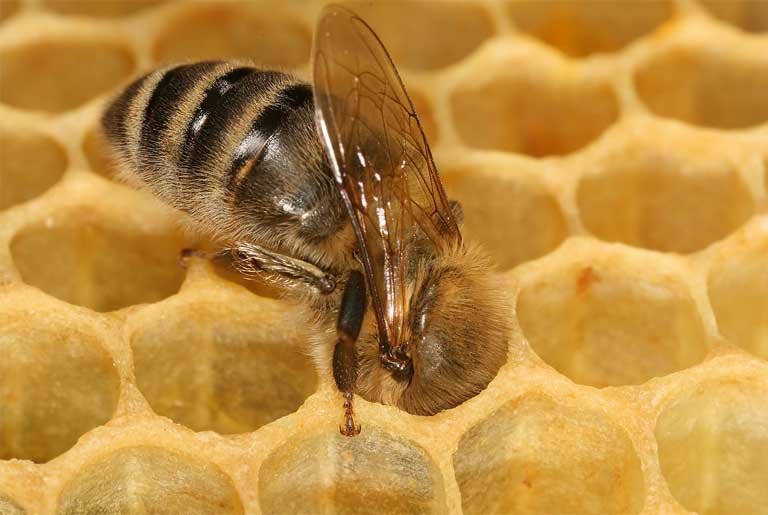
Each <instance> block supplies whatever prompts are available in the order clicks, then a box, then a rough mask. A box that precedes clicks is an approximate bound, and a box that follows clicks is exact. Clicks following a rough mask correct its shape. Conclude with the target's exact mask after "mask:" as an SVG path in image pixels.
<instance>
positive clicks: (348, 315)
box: [333, 270, 366, 436]
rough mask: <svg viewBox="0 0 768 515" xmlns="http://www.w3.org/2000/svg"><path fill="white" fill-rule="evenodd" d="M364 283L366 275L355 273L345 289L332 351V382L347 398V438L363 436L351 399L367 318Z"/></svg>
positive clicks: (344, 429) (341, 428)
mask: <svg viewBox="0 0 768 515" xmlns="http://www.w3.org/2000/svg"><path fill="white" fill-rule="evenodd" d="M365 304H366V295H365V280H364V279H363V274H361V273H360V272H358V271H356V270H355V271H353V272H352V273H351V274H350V276H349V280H348V281H347V284H346V286H345V288H344V294H343V295H342V299H341V308H340V309H339V320H338V322H337V323H336V330H337V331H338V335H339V339H338V340H337V341H336V346H335V347H334V348H333V379H334V381H336V386H337V387H338V389H339V391H340V392H341V393H342V394H343V395H344V421H343V422H342V424H341V425H340V426H339V432H340V433H341V434H342V435H344V436H355V435H358V434H360V424H357V423H356V422H355V418H354V416H355V412H354V408H353V406H352V399H353V398H354V395H355V386H356V383H357V371H358V360H357V337H358V336H359V335H360V327H361V326H362V324H363V317H364V316H365Z"/></svg>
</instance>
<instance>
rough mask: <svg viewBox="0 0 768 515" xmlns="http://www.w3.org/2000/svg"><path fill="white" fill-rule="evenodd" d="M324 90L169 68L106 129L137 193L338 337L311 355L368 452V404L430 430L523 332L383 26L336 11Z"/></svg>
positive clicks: (241, 69) (218, 71)
mask: <svg viewBox="0 0 768 515" xmlns="http://www.w3.org/2000/svg"><path fill="white" fill-rule="evenodd" d="M312 75H313V81H312V85H310V84H308V83H306V82H304V81H302V80H300V79H298V78H296V77H294V76H292V75H289V74H286V73H283V72H279V71H271V70H264V69H259V68H256V67H253V66H249V65H244V64H241V63H237V62H218V61H216V62H200V63H194V64H184V65H179V66H173V67H169V68H164V69H160V70H157V71H154V72H152V73H149V74H147V75H145V76H144V77H142V78H140V79H138V80H137V81H135V82H134V83H133V84H131V85H130V86H128V87H127V88H126V89H125V90H124V91H123V92H122V93H121V94H120V95H119V96H118V97H117V98H116V99H115V100H114V101H113V102H112V104H111V105H110V106H109V108H108V109H107V111H106V112H105V114H104V116H103V118H102V125H103V128H104V131H105V133H106V135H107V138H108V141H109V142H110V143H111V145H112V146H113V148H114V150H115V153H116V154H117V156H118V158H119V160H120V161H121V163H122V165H123V166H122V168H123V170H124V172H123V173H124V175H125V176H126V178H127V179H128V180H129V181H131V182H134V183H136V184H138V185H141V186H143V187H145V188H148V189H149V190H150V191H151V192H153V193H154V194H155V195H156V196H157V197H159V198H160V199H161V200H163V201H165V202H166V203H168V204H170V205H171V206H173V207H175V208H177V209H179V210H181V211H184V212H186V213H187V214H188V215H189V216H190V217H191V218H192V219H193V220H194V221H195V222H197V223H198V224H199V225H201V226H202V227H204V228H205V229H207V230H208V231H209V232H210V233H211V234H212V235H213V236H214V237H215V239H216V241H218V242H220V244H221V250H220V251H217V252H215V253H214V255H213V256H209V257H215V258H217V259H226V260H228V261H229V262H230V263H231V264H232V265H233V266H234V267H236V268H237V269H238V270H240V271H241V272H242V273H244V274H246V275H259V276H262V277H265V278H267V279H269V280H272V281H274V282H276V283H277V284H279V285H281V286H282V289H281V291H283V292H284V295H285V297H286V298H289V299H294V300H295V301H296V302H298V303H300V304H302V305H306V306H308V307H309V309H310V311H311V312H312V313H314V314H315V320H316V323H317V324H320V326H321V328H322V327H325V328H329V330H325V331H322V330H321V331H317V332H316V336H315V337H314V339H315V340H316V341H313V342H312V345H311V349H312V353H313V355H314V357H315V360H316V362H317V363H318V364H319V365H320V367H322V368H323V369H324V370H326V371H328V373H332V375H333V379H334V381H335V384H336V385H337V387H338V389H339V391H340V392H341V393H342V394H343V398H344V419H343V422H342V424H341V426H340V428H339V429H340V431H341V433H342V434H344V435H346V436H352V435H355V434H358V433H359V431H360V425H359V424H357V422H356V421H355V419H354V418H353V417H354V412H353V407H352V399H353V395H354V394H358V395H360V396H362V397H363V398H365V399H367V400H370V401H376V402H381V403H385V404H390V405H394V406H398V407H400V408H401V409H403V410H405V411H407V412H409V413H413V414H417V415H432V414H435V413H437V412H439V411H442V410H445V409H448V408H452V407H455V406H457V405H459V404H461V403H462V402H464V401H465V400H467V399H469V398H471V397H473V396H475V395H476V394H478V393H479V392H480V391H481V390H483V389H484V388H485V387H486V386H487V385H488V383H489V382H490V381H491V379H493V377H494V376H495V375H496V373H497V372H498V369H499V368H500V367H501V365H502V364H503V363H504V362H505V360H506V349H507V335H508V327H507V325H506V322H505V313H504V307H503V306H504V303H503V298H502V296H501V294H500V292H499V290H498V289H497V287H496V285H495V284H494V281H493V278H492V275H491V268H490V265H489V262H488V259H487V258H486V257H485V255H484V254H483V253H482V252H481V251H480V250H479V249H478V248H476V247H475V246H471V245H466V244H465V243H464V242H463V241H462V238H461V234H460V232H459V227H458V223H459V222H460V219H461V209H460V207H459V205H458V203H455V202H449V201H448V199H447V198H446V194H445V191H444V189H443V185H442V183H441V181H440V177H439V175H438V172H437V169H436V167H435V165H434V162H433V159H432V154H431V151H430V149H429V146H428V144H427V140H426V137H425V135H424V131H423V130H422V127H421V124H420V122H419V119H418V117H417V115H416V112H415V109H414V107H413V103H412V102H411V100H410V98H409V97H408V94H407V93H406V90H405V87H404V85H403V83H402V80H401V79H400V76H399V74H398V72H397V70H396V68H395V66H394V64H393V62H392V59H391V58H390V56H389V54H388V53H387V51H386V49H385V48H384V46H383V44H382V43H381V41H380V39H379V38H378V36H377V35H376V34H375V33H374V31H373V30H372V29H371V27H370V26H369V25H368V24H367V23H366V22H365V21H363V20H362V19H361V18H360V17H359V16H357V15H356V14H354V13H353V12H351V11H349V10H347V9H346V8H343V7H339V6H329V7H326V8H325V9H324V11H323V12H322V14H321V17H320V20H319V23H318V26H317V30H316V33H315V43H314V50H313V61H312ZM334 323H335V329H333V326H334ZM329 334H330V337H328V336H327V335H329Z"/></svg>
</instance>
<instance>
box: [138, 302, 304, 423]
mask: <svg viewBox="0 0 768 515" xmlns="http://www.w3.org/2000/svg"><path fill="white" fill-rule="evenodd" d="M281 307H284V306H283V304H282V303H277V302H275V301H269V300H266V299H262V300H259V299H256V298H254V297H251V296H249V295H247V294H245V296H239V297H236V298H227V300H221V301H219V302H194V303H189V304H183V305H177V306H175V307H174V309H173V310H170V311H169V310H164V311H163V313H162V316H158V317H157V318H152V319H151V320H150V321H148V322H146V323H144V324H142V326H141V328H140V329H138V330H137V331H136V332H135V333H134V334H133V335H132V337H131V347H132V349H133V356H134V364H135V373H136V383H137V385H138V387H139V390H141V392H142V393H143V394H144V396H145V397H146V399H147V400H148V401H149V403H150V405H151V406H152V408H153V409H154V410H155V412H157V413H158V414H160V415H164V416H167V417H169V418H171V419H173V420H174V421H176V422H178V423H180V424H184V425H185V426H187V427H189V428H192V429H194V430H196V431H206V430H213V431H217V432H219V433H223V434H231V433H244V432H248V431H253V430H255V429H258V428H259V427H261V426H262V425H264V424H267V423H269V422H272V421H273V420H276V419H277V418H280V417H282V416H284V415H288V414H290V413H292V412H294V411H296V410H297V409H298V408H299V406H301V404H302V403H303V402H304V400H305V399H306V398H307V397H309V395H311V394H312V393H313V392H314V391H315V389H316V388H317V374H316V372H315V370H314V368H313V367H312V364H311V362H310V360H309V358H308V356H307V355H306V353H305V349H304V348H302V346H301V343H302V342H300V341H298V337H297V335H296V334H286V330H285V327H286V326H285V323H283V324H282V325H281V323H280V317H281V315H282V314H281V313H280V309H281ZM272 311H274V312H272ZM281 328H282V330H281Z"/></svg>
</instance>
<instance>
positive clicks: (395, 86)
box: [313, 6, 461, 348]
mask: <svg viewBox="0 0 768 515" xmlns="http://www.w3.org/2000/svg"><path fill="white" fill-rule="evenodd" d="M313 81H314V88H315V114H316V122H317V127H318V130H319V132H320V135H321V138H322V140H323V142H324V145H325V146H326V150H327V152H328V155H329V157H330V160H331V165H332V168H333V173H334V176H335V179H336V183H337V185H338V187H339V191H340V193H341V195H342V198H343V200H344V203H345V205H346V208H347V210H348V212H349V216H350V219H351V220H352V224H353V227H354V229H355V233H356V235H357V240H358V246H359V249H360V254H361V259H362V261H363V265H364V267H365V272H366V275H367V277H368V284H369V289H370V290H371V298H372V301H373V304H374V308H375V311H376V317H377V322H378V329H379V336H380V337H381V338H382V339H386V341H387V342H388V343H389V344H391V345H392V346H393V347H396V346H398V345H399V344H400V343H402V342H401V341H400V340H401V338H400V337H401V335H402V331H403V327H404V324H405V323H406V321H407V316H406V315H407V314H406V313H405V309H406V276H407V274H408V272H409V271H408V270H407V266H408V263H409V262H410V261H409V252H411V251H412V250H413V247H414V246H415V244H414V242H416V241H418V243H417V244H418V245H424V244H431V245H434V247H435V251H436V252H438V253H439V252H442V251H443V250H444V249H446V248H448V247H449V246H451V245H455V244H458V243H460V242H461V235H460V233H459V228H458V226H457V225H456V220H455V219H454V216H453V213H452V212H451V209H450V206H449V204H448V200H447V198H446V195H445V190H444V189H443V185H442V183H441V182H440V177H439V175H438V173H437V169H436V168H435V164H434V162H433V161H432V153H431V152H430V150H429V146H428V144H427V140H426V137H425V135H424V131H423V129H422V127H421V124H420V123H419V119H418V117H417V116H416V111H415V109H414V107H413V103H412V102H411V100H410V98H409V97H408V94H407V93H406V91H405V87H404V86H403V82H402V80H401V79H400V75H399V74H398V73H397V70H396V69H395V65H394V63H393V62H392V59H391V58H390V56H389V54H388V53H387V51H386V49H385V48H384V45H383V44H382V43H381V40H379V38H378V36H377V35H376V34H375V33H374V32H373V30H372V29H371V27H370V26H368V24H367V23H366V22H365V21H363V20H362V19H361V18H360V17H358V16H357V15H356V14H354V13H353V12H351V11H349V10H347V9H345V8H343V7H339V6H328V7H326V8H325V9H324V10H323V13H322V15H321V17H320V21H319V22H318V26H317V32H316V33H315V44H314V54H313ZM385 347H387V348H388V347H389V345H387V344H385Z"/></svg>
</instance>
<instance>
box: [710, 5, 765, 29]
mask: <svg viewBox="0 0 768 515" xmlns="http://www.w3.org/2000/svg"><path fill="white" fill-rule="evenodd" d="M698 1H699V3H700V4H702V5H703V6H704V8H705V9H706V10H707V11H709V12H710V13H711V14H712V15H713V16H715V18H718V19H719V20H722V21H724V22H726V23H730V24H732V25H735V26H737V27H739V28H740V29H744V30H746V31H749V32H765V31H768V9H766V8H765V0H728V1H727V2H725V1H723V0H698Z"/></svg>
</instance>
